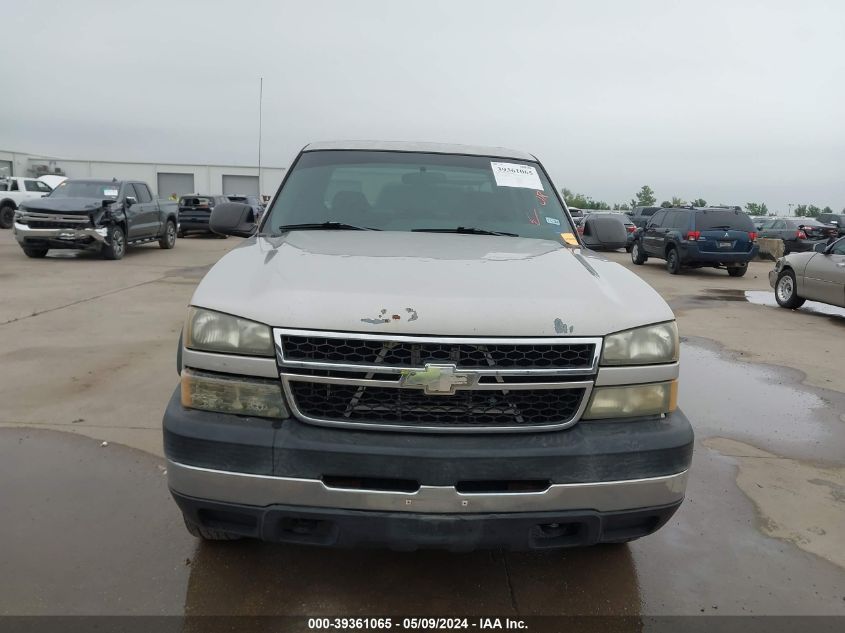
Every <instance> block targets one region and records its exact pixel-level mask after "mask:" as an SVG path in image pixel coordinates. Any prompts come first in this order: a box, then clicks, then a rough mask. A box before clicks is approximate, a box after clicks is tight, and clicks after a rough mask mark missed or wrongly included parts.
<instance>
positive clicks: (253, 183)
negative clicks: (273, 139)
mask: <svg viewBox="0 0 845 633" xmlns="http://www.w3.org/2000/svg"><path fill="white" fill-rule="evenodd" d="M284 173H285V168H284V167H264V166H262V167H261V191H260V193H261V194H262V195H265V196H272V195H273V194H274V193H276V189H278V187H279V184H280V183H281V182H282V177H283V176H284ZM44 174H59V175H62V176H67V177H68V178H117V179H118V180H124V179H134V180H142V181H144V182H146V183H148V184H149V185H150V187H152V189H153V191H154V192H155V193H156V195H158V197H160V198H169V197H171V196H173V195H174V194H175V195H180V194H183V193H204V194H211V195H213V194H252V195H255V194H258V193H259V186H258V184H259V179H258V168H257V167H236V166H229V165H185V164H179V163H125V162H118V161H109V160H77V159H69V158H55V157H53V156H42V155H38V154H27V153H24V152H11V151H3V150H0V177H3V176H33V177H37V176H43V175H44Z"/></svg>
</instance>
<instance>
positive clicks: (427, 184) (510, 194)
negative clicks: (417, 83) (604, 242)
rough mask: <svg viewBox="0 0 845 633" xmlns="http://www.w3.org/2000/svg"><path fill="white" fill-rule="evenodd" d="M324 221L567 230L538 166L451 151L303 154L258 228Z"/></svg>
mask: <svg viewBox="0 0 845 633" xmlns="http://www.w3.org/2000/svg"><path fill="white" fill-rule="evenodd" d="M326 222H331V223H338V224H343V225H350V226H355V227H361V228H368V229H379V230H382V231H437V232H450V231H455V232H460V233H464V234H472V235H484V234H488V233H490V232H493V233H496V234H507V235H516V236H519V237H529V238H536V239H545V240H555V241H557V242H561V243H563V242H564V239H563V238H562V237H561V233H573V232H574V229H573V228H572V226H571V225H570V223H569V220H568V218H567V217H566V214H565V212H564V210H563V208H562V206H561V204H560V202H559V201H558V198H557V196H556V195H555V192H554V190H553V188H552V186H551V184H550V183H549V181H548V179H547V178H546V175H545V174H544V173H543V170H542V169H541V168H540V166H539V164H537V163H535V162H525V161H517V160H513V159H504V158H491V157H484V156H465V155H455V154H429V153H414V152H388V151H359V150H344V151H334V150H332V151H315V152H305V153H303V154H302V155H301V157H300V158H299V160H298V161H297V162H296V164H295V165H294V167H293V168H292V171H291V173H290V175H289V176H288V179H287V180H286V181H285V184H284V186H283V188H282V190H281V192H280V193H279V195H278V196H277V197H276V199H275V201H274V202H273V206H272V207H271V209H270V212H269V213H268V214H267V215H266V219H265V221H264V223H263V225H262V232H263V233H268V234H273V233H278V232H280V227H287V230H290V227H295V226H296V225H299V224H310V225H314V224H322V223H326Z"/></svg>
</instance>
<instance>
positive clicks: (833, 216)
mask: <svg viewBox="0 0 845 633" xmlns="http://www.w3.org/2000/svg"><path fill="white" fill-rule="evenodd" d="M817 219H818V221H819V222H821V223H822V224H826V225H828V226H833V227H836V229H837V230H838V231H839V235H845V213H822V214H821V215H819V217H818V218H817Z"/></svg>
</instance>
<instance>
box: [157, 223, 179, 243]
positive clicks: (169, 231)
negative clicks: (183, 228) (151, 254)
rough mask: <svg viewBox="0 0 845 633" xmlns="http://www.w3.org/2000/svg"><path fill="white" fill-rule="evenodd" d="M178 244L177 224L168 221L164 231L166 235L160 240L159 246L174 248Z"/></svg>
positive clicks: (163, 234) (162, 235)
mask: <svg viewBox="0 0 845 633" xmlns="http://www.w3.org/2000/svg"><path fill="white" fill-rule="evenodd" d="M175 244H176V224H174V223H173V222H172V221H171V220H168V221H167V226H166V227H165V229H164V233H162V234H161V237H160V238H159V240H158V245H159V246H160V247H161V248H173V246H174V245H175Z"/></svg>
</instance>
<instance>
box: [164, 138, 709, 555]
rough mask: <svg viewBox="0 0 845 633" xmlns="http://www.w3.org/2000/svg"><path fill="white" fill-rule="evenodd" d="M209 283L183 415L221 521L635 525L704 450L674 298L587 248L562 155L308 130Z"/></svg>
mask: <svg viewBox="0 0 845 633" xmlns="http://www.w3.org/2000/svg"><path fill="white" fill-rule="evenodd" d="M251 214H252V210H251V208H250V207H249V206H247V205H242V204H236V203H229V204H221V205H217V206H216V207H215V209H214V211H213V213H212V216H211V228H212V229H213V230H214V231H216V232H219V233H224V234H229V235H236V236H241V237H247V238H248V239H246V240H245V241H244V242H243V243H242V244H241V245H239V246H238V247H237V248H235V249H234V250H232V251H231V252H230V253H228V254H227V255H226V256H225V257H223V258H222V259H221V260H220V261H219V262H218V263H217V264H216V265H215V266H214V267H213V268H212V269H211V270H210V271H209V272H208V274H207V275H206V276H205V278H204V279H203V280H202V282H201V283H200V284H199V286H198V288H197V289H196V292H195V294H194V296H193V299H192V300H191V305H190V307H189V309H188V314H187V320H186V324H185V329H184V331H183V337H182V340H180V344H179V358H178V366H179V369H180V372H181V385H180V387H179V388H178V389H177V390H176V392H175V393H174V394H173V397H172V398H171V400H170V402H169V404H168V406H167V410H166V412H165V415H164V422H163V424H164V447H165V453H166V456H167V460H168V465H167V472H168V480H169V486H170V489H171V492H172V494H173V497H174V499H175V500H176V502H177V504H178V505H179V507H180V508H181V510H182V512H183V514H184V517H185V523H186V525H187V528H188V530H189V531H190V532H191V533H192V534H194V535H195V536H198V537H202V538H206V539H217V540H225V539H234V538H240V537H253V538H259V539H263V540H267V541H277V542H292V543H306V544H314V545H330V546H378V547H390V548H395V549H415V548H445V549H451V550H469V549H476V548H490V547H508V548H512V549H539V548H557V547H568V546H577V545H590V544H594V543H599V542H624V541H630V540H632V539H636V538H639V537H641V536H644V535H647V534H650V533H652V532H654V531H655V530H657V529H658V528H660V527H661V526H662V525H663V524H665V523H666V521H667V520H668V519H669V518H670V517H671V516H672V514H673V513H674V512H675V511H676V510H677V509H678V507H679V506H680V504H681V502H682V500H683V498H684V491H685V488H686V482H687V473H688V469H689V466H690V461H691V457H692V449H693V432H692V429H691V427H690V424H689V422H688V421H687V419H686V418H685V417H684V415H683V414H682V413H681V411H680V410H678V409H677V405H676V400H677V378H678V355H679V339H678V331H677V326H676V324H675V318H674V315H673V314H672V311H671V310H670V309H669V307H668V306H667V305H666V303H665V302H664V301H663V299H661V297H660V296H659V295H658V294H657V293H656V292H655V291H654V290H653V289H652V288H651V287H649V286H648V285H647V284H646V283H644V282H643V281H642V280H640V279H639V278H638V277H637V276H636V275H634V274H633V273H631V272H630V271H628V270H627V269H625V268H624V267H622V266H620V265H618V264H615V263H612V262H609V261H607V260H606V259H605V258H603V257H601V256H599V255H597V254H596V253H593V252H591V251H589V250H586V249H585V248H584V247H583V245H582V244H581V242H580V241H579V238H578V236H577V232H576V230H575V228H574V226H573V223H572V219H571V216H570V214H569V213H568V212H567V210H566V207H565V205H564V203H563V202H562V200H561V199H560V198H559V196H558V194H557V192H556V190H555V188H554V186H553V185H552V184H551V182H550V180H549V177H548V175H547V174H546V172H545V170H544V169H543V167H542V165H541V164H540V163H539V162H538V161H537V159H536V158H535V157H533V156H531V155H529V154H525V153H522V152H517V151H512V150H505V149H501V148H477V147H465V146H451V145H438V144H417V143H411V144H408V143H402V144H399V143H376V142H355V143H320V144H312V145H309V146H307V147H305V148H304V149H303V150H302V152H300V154H299V155H298V157H297V158H296V160H295V162H294V163H293V165H292V166H291V168H290V170H289V171H288V173H287V175H286V177H285V180H284V182H283V183H282V185H281V187H280V189H279V191H278V192H277V193H276V196H275V198H274V199H273V201H272V203H271V204H270V206H269V207H268V209H267V211H266V213H265V214H264V217H263V219H262V221H261V223H260V226H259V227H256V226H255V224H254V222H253V218H252V215H251Z"/></svg>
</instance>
